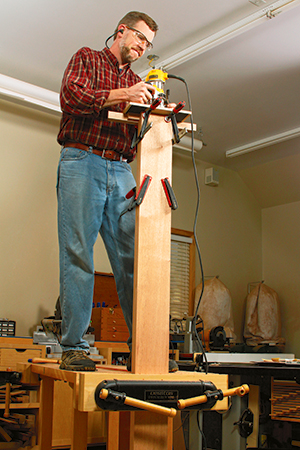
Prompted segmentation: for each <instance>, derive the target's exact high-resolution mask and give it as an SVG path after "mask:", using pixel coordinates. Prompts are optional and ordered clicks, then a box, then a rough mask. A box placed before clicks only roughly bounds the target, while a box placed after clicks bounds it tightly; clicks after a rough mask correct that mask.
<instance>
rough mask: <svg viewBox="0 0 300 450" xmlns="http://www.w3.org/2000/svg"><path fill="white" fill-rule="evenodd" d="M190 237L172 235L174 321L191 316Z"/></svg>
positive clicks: (172, 308)
mask: <svg viewBox="0 0 300 450" xmlns="http://www.w3.org/2000/svg"><path fill="white" fill-rule="evenodd" d="M192 242H193V240H192V238H190V237H186V236H180V235H177V234H172V235H171V292H170V314H171V318H172V319H179V320H180V319H183V317H184V316H186V315H189V295H190V291H189V289H190V288H189V286H190V245H191V244H192Z"/></svg>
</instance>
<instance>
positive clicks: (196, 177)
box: [168, 74, 208, 373]
mask: <svg viewBox="0 0 300 450" xmlns="http://www.w3.org/2000/svg"><path fill="white" fill-rule="evenodd" d="M168 78H174V79H176V80H179V81H182V82H183V83H184V84H185V88H186V93H187V98H188V107H189V110H190V111H192V102H191V96H190V91H189V87H188V84H187V82H186V80H185V79H184V78H182V77H179V76H177V75H172V74H168ZM190 122H191V150H192V161H193V168H194V175H195V182H196V189H197V202H196V211H195V218H194V226H193V233H194V238H195V245H196V249H197V254H198V259H199V263H200V272H201V280H202V287H201V292H200V296H199V300H198V303H197V307H196V310H195V314H194V317H193V320H192V335H193V336H195V338H196V341H197V343H198V346H199V349H200V352H201V353H202V355H203V360H204V363H205V373H207V372H208V361H207V357H206V353H205V350H204V347H203V344H202V341H201V339H200V337H199V334H198V331H197V327H196V323H197V317H198V311H199V308H200V303H201V300H202V296H203V291H204V272H203V264H202V258H201V252H200V247H199V243H198V238H197V230H196V226H197V221H198V214H199V206H200V186H199V180H198V173H197V166H196V161H195V145H194V120H193V114H191V115H190Z"/></svg>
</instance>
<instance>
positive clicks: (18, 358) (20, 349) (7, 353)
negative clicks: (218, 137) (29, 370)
mask: <svg viewBox="0 0 300 450" xmlns="http://www.w3.org/2000/svg"><path fill="white" fill-rule="evenodd" d="M0 345H1V347H0V370H6V369H8V368H9V369H11V370H16V369H17V363H26V362H28V359H31V358H45V353H46V347H45V346H42V345H26V344H17V343H16V345H14V344H0Z"/></svg>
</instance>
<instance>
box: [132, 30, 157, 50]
mask: <svg viewBox="0 0 300 450" xmlns="http://www.w3.org/2000/svg"><path fill="white" fill-rule="evenodd" d="M127 28H128V29H129V30H131V31H132V32H133V35H134V37H135V39H136V41H137V42H138V43H139V44H141V45H146V49H147V50H151V49H152V48H153V44H152V42H150V41H148V39H147V38H146V36H145V35H144V34H143V33H142V32H141V31H139V30H136V29H135V28H132V27H128V26H127Z"/></svg>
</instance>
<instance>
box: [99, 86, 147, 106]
mask: <svg viewBox="0 0 300 450" xmlns="http://www.w3.org/2000/svg"><path fill="white" fill-rule="evenodd" d="M154 92H155V87H154V86H152V84H149V83H145V82H144V81H140V82H139V83H136V84H134V85H133V86H130V87H129V88H121V89H112V90H111V91H110V93H109V96H108V98H107V100H106V102H105V103H104V105H103V106H104V107H105V108H108V107H110V106H112V105H116V104H118V103H122V102H133V103H143V104H145V103H149V101H151V100H152V94H154Z"/></svg>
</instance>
